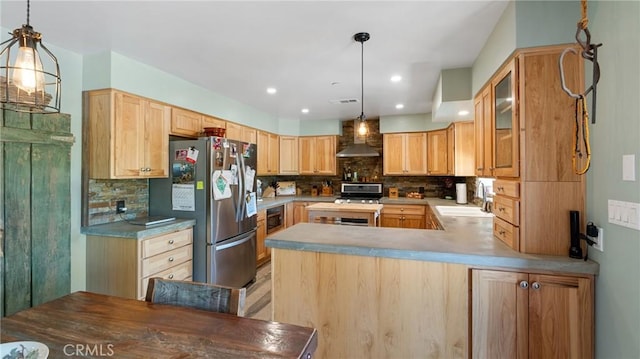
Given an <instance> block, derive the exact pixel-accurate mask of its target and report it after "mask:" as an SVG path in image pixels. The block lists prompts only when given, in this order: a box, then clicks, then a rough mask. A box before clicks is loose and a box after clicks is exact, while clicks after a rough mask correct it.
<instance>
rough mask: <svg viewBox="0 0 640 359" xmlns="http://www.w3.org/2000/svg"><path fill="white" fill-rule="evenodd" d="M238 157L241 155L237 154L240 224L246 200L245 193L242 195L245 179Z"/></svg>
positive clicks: (238, 218) (238, 219) (237, 217)
mask: <svg viewBox="0 0 640 359" xmlns="http://www.w3.org/2000/svg"><path fill="white" fill-rule="evenodd" d="M238 156H241V155H240V154H236V167H237V171H238V173H237V176H238V202H237V203H238V205H237V206H236V222H240V221H241V220H242V217H241V216H240V213H241V210H242V201H243V200H244V198H243V193H242V183H243V181H244V179H243V178H242V169H241V168H242V167H241V166H240V159H239V158H238Z"/></svg>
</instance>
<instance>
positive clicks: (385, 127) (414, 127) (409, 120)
mask: <svg viewBox="0 0 640 359" xmlns="http://www.w3.org/2000/svg"><path fill="white" fill-rule="evenodd" d="M448 125H449V123H448V122H433V121H432V120H431V113H424V114H418V115H397V116H380V133H388V132H419V131H431V130H439V129H441V128H446V127H447V126H448Z"/></svg>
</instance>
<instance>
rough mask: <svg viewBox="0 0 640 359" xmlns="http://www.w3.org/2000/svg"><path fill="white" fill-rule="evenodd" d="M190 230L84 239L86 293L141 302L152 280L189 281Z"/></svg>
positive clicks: (190, 266) (191, 245) (191, 241)
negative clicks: (85, 245) (140, 235)
mask: <svg viewBox="0 0 640 359" xmlns="http://www.w3.org/2000/svg"><path fill="white" fill-rule="evenodd" d="M192 259H193V229H192V228H188V229H183V230H179V231H174V232H170V233H165V234H160V235H157V236H153V237H148V238H142V239H136V238H122V237H109V236H92V235H88V236H87V291H89V292H95V293H102V294H109V295H116V296H120V297H127V298H134V299H144V297H145V295H146V292H147V283H148V281H149V278H151V277H162V278H166V279H176V280H191V279H192V275H193V262H192Z"/></svg>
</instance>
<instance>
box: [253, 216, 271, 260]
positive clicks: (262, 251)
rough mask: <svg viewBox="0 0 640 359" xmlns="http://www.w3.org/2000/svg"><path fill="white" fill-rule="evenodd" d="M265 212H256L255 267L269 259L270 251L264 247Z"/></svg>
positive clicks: (265, 231)
mask: <svg viewBox="0 0 640 359" xmlns="http://www.w3.org/2000/svg"><path fill="white" fill-rule="evenodd" d="M266 220H267V210H266V209H262V210H260V211H258V215H257V222H258V229H257V232H256V267H260V266H261V265H262V264H264V263H266V262H267V261H269V260H270V259H271V249H270V248H269V247H267V246H265V245H264V240H265V239H266V238H267V223H266Z"/></svg>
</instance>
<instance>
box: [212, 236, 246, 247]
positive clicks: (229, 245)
mask: <svg viewBox="0 0 640 359" xmlns="http://www.w3.org/2000/svg"><path fill="white" fill-rule="evenodd" d="M250 240H251V235H247V236H245V237H244V238H241V239H239V240H237V241H233V242H231V243H225V244H223V245H216V246H215V249H216V251H221V250H224V249H227V248H231V247H235V246H239V245H241V244H242V243H245V242H247V241H250Z"/></svg>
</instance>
